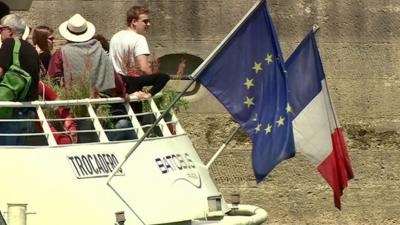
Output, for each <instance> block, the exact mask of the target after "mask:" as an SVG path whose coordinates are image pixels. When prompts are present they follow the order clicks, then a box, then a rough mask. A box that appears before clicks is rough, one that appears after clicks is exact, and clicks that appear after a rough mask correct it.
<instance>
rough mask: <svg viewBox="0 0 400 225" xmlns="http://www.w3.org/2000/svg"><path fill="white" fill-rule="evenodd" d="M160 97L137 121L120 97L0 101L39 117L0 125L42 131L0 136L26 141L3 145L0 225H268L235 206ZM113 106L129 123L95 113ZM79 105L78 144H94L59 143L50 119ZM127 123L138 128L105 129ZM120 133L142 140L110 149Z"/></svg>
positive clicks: (249, 209)
mask: <svg viewBox="0 0 400 225" xmlns="http://www.w3.org/2000/svg"><path fill="white" fill-rule="evenodd" d="M157 97H158V95H156V96H154V98H151V99H147V100H144V101H146V102H147V103H148V104H149V106H150V110H149V111H148V112H144V113H141V114H135V113H134V111H133V110H132V108H131V107H130V104H128V103H126V102H124V101H123V99H122V98H96V99H79V100H57V101H32V102H5V101H4V102H0V107H9V108H13V109H14V110H16V108H31V109H32V110H34V112H35V113H36V114H37V118H35V119H0V123H1V122H12V123H21V122H32V123H35V124H40V126H38V127H39V128H40V129H39V128H37V129H36V130H38V131H35V132H30V133H23V134H20V133H18V134H13V133H1V134H0V138H8V137H13V136H25V139H26V140H30V141H28V142H26V143H18V145H13V146H0V170H1V171H2V173H1V176H0V177H1V178H0V179H1V188H0V224H4V225H54V224H57V225H83V224H85V225H112V224H120V225H121V224H126V225H136V224H179V225H181V224H182V225H183V224H185V225H186V224H187V225H189V224H191V225H201V224H232V225H233V224H262V223H264V222H266V220H267V217H268V214H267V212H266V211H265V210H264V209H262V208H259V207H257V206H252V205H242V204H240V203H239V201H238V200H235V201H234V202H231V203H230V204H229V203H227V202H226V201H225V199H224V197H223V196H222V194H221V192H220V191H219V190H218V188H217V186H216V185H215V182H214V180H213V178H212V177H211V176H210V173H209V170H208V166H207V165H205V164H204V163H203V162H202V160H201V159H200V157H199V155H198V154H197V152H196V150H195V148H194V146H193V144H192V142H191V140H190V139H189V137H188V134H187V133H186V132H185V130H184V129H183V128H182V126H181V124H180V123H179V120H178V118H177V117H176V115H175V114H174V113H173V112H172V111H169V114H170V116H169V117H168V118H167V117H165V116H163V114H164V115H165V113H164V111H163V110H161V109H159V107H158V106H157V104H156V103H155V101H154V100H155V98H157ZM131 101H138V99H134V98H132V100H131ZM115 103H118V104H123V105H124V107H125V109H126V114H124V115H118V116H115V115H114V116H113V115H106V116H101V115H98V113H96V108H98V107H99V105H109V104H115ZM77 106H79V107H84V108H85V109H86V110H87V112H88V116H82V117H75V118H74V120H75V121H76V122H77V123H78V130H77V133H78V139H81V140H82V139H84V138H85V137H90V138H88V139H86V141H78V143H71V144H57V141H56V139H55V138H54V134H55V133H54V130H52V129H51V127H50V125H49V124H52V123H55V122H56V121H62V120H63V119H60V118H50V116H48V113H46V112H48V111H49V110H54V109H55V108H57V107H67V108H69V107H70V108H73V107H77ZM146 115H150V117H152V118H153V119H152V123H147V124H145V123H144V122H143V121H142V120H141V119H140V118H141V117H143V116H146ZM121 117H125V118H129V121H130V122H131V123H132V128H124V129H115V128H114V129H107V128H106V127H105V125H104V121H106V120H112V119H118V118H121ZM157 120H158V121H157ZM79 121H86V123H87V122H89V126H88V127H80V126H79V124H80V123H79ZM139 121H140V122H139ZM153 122H154V123H153ZM151 130H153V132H151ZM124 131H125V132H126V131H129V132H134V133H135V134H136V136H137V138H134V139H130V140H119V141H111V140H109V138H108V134H109V133H110V132H124ZM59 133H68V131H59ZM236 197H237V196H236ZM232 199H234V198H232Z"/></svg>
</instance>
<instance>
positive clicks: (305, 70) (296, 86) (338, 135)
mask: <svg viewBox="0 0 400 225" xmlns="http://www.w3.org/2000/svg"><path fill="white" fill-rule="evenodd" d="M286 67H287V72H288V80H287V82H288V90H289V103H288V111H291V112H292V113H293V114H292V115H293V120H292V124H293V131H294V139H295V146H296V151H297V152H301V153H303V154H304V155H305V156H306V157H307V158H308V159H309V160H310V161H311V162H312V163H314V164H315V165H316V167H317V169H318V171H319V172H320V173H321V175H322V176H323V177H324V179H325V180H326V181H327V182H328V184H329V185H330V186H331V188H332V190H333V194H334V201H335V206H336V207H337V208H339V209H340V207H341V206H340V196H341V195H342V193H343V190H344V189H345V188H346V187H347V181H348V180H350V179H352V178H353V172H352V168H351V164H350V159H349V155H348V152H347V146H346V143H345V140H344V137H343V133H342V129H341V128H340V127H339V123H338V120H337V118H336V115H335V112H334V109H333V106H332V103H331V100H330V97H329V94H328V89H327V87H326V82H325V75H324V71H323V68H322V63H321V58H320V56H319V52H318V47H317V44H316V40H315V34H314V32H313V31H311V32H310V33H309V34H308V35H307V36H306V38H305V39H304V40H303V41H302V42H301V43H300V45H299V46H298V47H297V49H296V50H295V51H294V52H293V54H292V55H291V56H290V57H289V59H288V60H287V62H286Z"/></svg>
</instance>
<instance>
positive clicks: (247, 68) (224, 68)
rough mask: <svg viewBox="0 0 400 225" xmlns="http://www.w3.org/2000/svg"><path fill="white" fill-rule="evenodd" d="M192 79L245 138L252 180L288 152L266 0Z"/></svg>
mask: <svg viewBox="0 0 400 225" xmlns="http://www.w3.org/2000/svg"><path fill="white" fill-rule="evenodd" d="M197 80H198V81H199V82H200V83H201V84H203V85H204V86H205V87H206V88H207V89H208V90H209V91H210V92H211V93H212V94H213V95H214V96H215V97H216V98H217V99H218V100H219V101H220V102H221V103H222V104H223V105H224V106H225V108H226V109H227V110H228V111H229V112H230V113H231V114H232V116H233V118H234V119H235V120H236V122H238V123H239V124H240V126H241V127H242V128H243V129H244V130H245V131H246V133H247V134H248V135H249V137H250V138H251V140H252V142H253V151H252V163H253V170H254V174H255V176H256V180H257V182H260V181H262V180H263V179H264V178H265V177H266V176H267V174H268V173H269V172H270V171H271V170H272V169H273V168H274V167H275V166H276V165H277V164H279V163H280V162H281V161H283V160H285V159H288V158H290V157H293V156H294V154H295V151H294V142H293V132H292V124H291V121H290V117H291V115H290V114H291V113H292V109H291V106H290V104H289V103H288V95H287V86H286V78H285V72H284V65H283V59H282V54H281V49H280V47H279V43H278V39H277V36H276V33H275V29H274V26H273V24H272V20H271V18H270V16H269V14H268V11H267V5H266V1H263V2H262V3H261V4H259V5H258V7H257V8H256V9H255V10H254V11H253V12H252V13H251V14H249V16H248V17H247V19H245V20H244V22H243V23H242V24H241V26H240V27H239V28H238V29H237V30H236V33H234V34H233V36H232V37H231V38H230V39H229V40H228V41H227V42H226V43H225V45H224V47H223V48H222V49H221V50H220V51H219V52H218V53H217V55H216V56H215V57H214V59H213V60H212V61H211V62H210V63H209V64H208V65H207V66H206V67H205V68H204V70H202V71H201V72H200V73H199V75H198V76H197Z"/></svg>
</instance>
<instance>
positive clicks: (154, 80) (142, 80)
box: [132, 73, 169, 96]
mask: <svg viewBox="0 0 400 225" xmlns="http://www.w3.org/2000/svg"><path fill="white" fill-rule="evenodd" d="M168 81H169V76H168V75H166V74H163V73H158V74H151V75H143V76H140V77H134V78H133V79H132V82H134V83H135V84H136V85H138V87H141V88H143V87H144V86H152V87H151V89H150V91H149V92H150V94H151V95H152V96H154V95H155V94H157V93H158V92H159V91H161V89H163V87H164V86H165V85H166V84H167V82H168Z"/></svg>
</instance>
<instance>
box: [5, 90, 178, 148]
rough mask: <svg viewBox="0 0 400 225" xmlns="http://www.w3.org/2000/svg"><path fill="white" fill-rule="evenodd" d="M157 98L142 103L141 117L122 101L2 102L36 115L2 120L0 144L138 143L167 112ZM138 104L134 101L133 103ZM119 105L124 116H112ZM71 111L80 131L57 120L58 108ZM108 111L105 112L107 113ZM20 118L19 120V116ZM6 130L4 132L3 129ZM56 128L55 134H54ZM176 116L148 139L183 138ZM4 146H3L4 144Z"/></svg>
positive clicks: (163, 122)
mask: <svg viewBox="0 0 400 225" xmlns="http://www.w3.org/2000/svg"><path fill="white" fill-rule="evenodd" d="M160 96H161V95H160V94H158V95H156V96H154V98H151V99H148V100H143V101H142V103H143V104H144V105H145V106H144V110H143V112H142V113H135V112H134V110H133V109H132V107H131V105H130V104H129V103H125V102H124V101H123V99H122V98H118V97H117V98H96V99H80V100H58V101H33V102H0V107H10V108H13V109H14V110H22V109H23V110H29V111H31V112H32V113H34V114H35V116H34V117H33V118H15V116H14V118H1V117H0V140H1V139H4V138H20V139H21V138H22V139H21V140H23V141H19V142H18V143H17V145H18V146H21V145H26V146H38V145H39V146H46V145H47V146H58V145H60V144H57V140H56V138H55V136H57V135H77V136H78V141H77V142H75V143H71V144H81V143H86V144H87V143H109V142H120V141H135V140H137V139H140V138H141V137H142V136H143V135H145V133H146V131H147V129H149V128H150V127H151V126H152V124H153V123H154V122H155V121H156V119H157V118H158V117H159V116H160V115H161V114H162V113H163V112H164V111H163V110H160V109H159V107H158V106H157V104H156V102H155V99H157V98H159V97H160ZM134 101H138V100H137V99H132V100H131V102H134ZM113 104H114V105H115V104H120V105H121V107H122V108H123V109H124V110H123V113H117V114H115V113H110V110H109V109H110V106H111V105H113ZM61 107H63V108H68V109H70V111H72V112H75V110H79V111H80V112H81V113H80V115H76V114H78V113H74V114H75V115H74V116H73V117H72V121H73V123H74V124H75V125H76V128H77V130H76V131H71V130H68V129H65V128H64V127H63V125H62V124H63V123H64V122H65V121H66V120H71V119H70V118H60V117H58V116H56V113H55V110H56V109H57V108H61ZM104 109H105V110H104ZM17 117H18V116H17ZM121 119H123V120H125V122H127V123H130V124H129V127H126V128H116V127H115V123H116V122H117V121H119V120H121ZM4 125H11V127H14V126H19V125H22V126H27V128H28V129H26V130H25V131H19V132H13V131H12V130H11V131H10V130H8V129H5V128H4ZM2 126H3V129H2ZM55 128H56V130H55ZM123 132H125V134H126V133H130V134H129V135H128V136H130V137H131V138H129V139H126V138H125V139H124V138H122V139H121V138H119V139H118V138H117V140H115V138H112V137H113V134H117V133H119V134H121V133H123ZM184 133H185V132H184V130H183V129H182V127H181V126H180V124H179V122H178V120H177V118H176V117H175V115H174V113H173V112H172V111H170V112H169V113H166V115H165V116H164V117H163V118H162V119H161V120H160V122H159V123H158V124H157V126H155V127H154V129H153V130H152V132H150V133H149V134H148V135H147V137H146V139H151V138H164V137H171V136H174V135H180V134H184ZM0 143H1V142H0ZM3 145H4V144H3Z"/></svg>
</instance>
